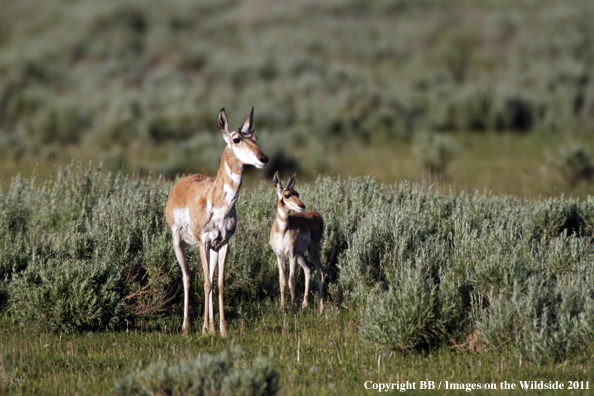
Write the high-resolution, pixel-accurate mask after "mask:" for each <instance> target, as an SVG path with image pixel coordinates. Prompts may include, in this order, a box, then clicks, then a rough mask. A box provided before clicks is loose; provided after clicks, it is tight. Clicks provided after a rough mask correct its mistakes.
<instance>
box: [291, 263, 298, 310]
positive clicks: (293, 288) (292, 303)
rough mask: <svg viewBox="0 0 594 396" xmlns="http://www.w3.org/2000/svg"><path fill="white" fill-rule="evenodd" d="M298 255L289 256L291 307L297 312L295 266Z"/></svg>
mask: <svg viewBox="0 0 594 396" xmlns="http://www.w3.org/2000/svg"><path fill="white" fill-rule="evenodd" d="M296 264H297V257H295V256H291V257H289V289H291V309H292V310H293V312H295V266H296Z"/></svg>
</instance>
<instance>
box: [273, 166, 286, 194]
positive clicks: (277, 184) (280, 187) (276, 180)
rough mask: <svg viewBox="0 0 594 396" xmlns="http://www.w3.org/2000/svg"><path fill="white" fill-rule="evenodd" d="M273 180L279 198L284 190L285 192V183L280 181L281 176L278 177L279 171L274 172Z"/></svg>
mask: <svg viewBox="0 0 594 396" xmlns="http://www.w3.org/2000/svg"><path fill="white" fill-rule="evenodd" d="M272 181H273V182H274V188H275V189H276V195H278V197H279V198H281V197H282V195H283V194H282V192H283V185H282V184H281V182H280V178H279V177H278V171H276V172H274V176H273V177H272Z"/></svg>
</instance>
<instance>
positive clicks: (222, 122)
mask: <svg viewBox="0 0 594 396" xmlns="http://www.w3.org/2000/svg"><path fill="white" fill-rule="evenodd" d="M217 124H218V125H219V130H220V131H221V132H223V137H224V138H225V141H227V136H229V134H230V133H231V131H230V130H229V122H228V121H227V115H226V114H225V108H224V107H223V108H222V109H221V111H219V117H218V118H217Z"/></svg>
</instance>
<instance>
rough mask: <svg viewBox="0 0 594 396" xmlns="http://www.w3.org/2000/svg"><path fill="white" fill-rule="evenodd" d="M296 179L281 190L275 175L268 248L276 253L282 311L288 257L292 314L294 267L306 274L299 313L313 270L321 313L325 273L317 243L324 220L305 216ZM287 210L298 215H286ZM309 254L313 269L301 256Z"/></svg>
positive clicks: (320, 236) (313, 213)
mask: <svg viewBox="0 0 594 396" xmlns="http://www.w3.org/2000/svg"><path fill="white" fill-rule="evenodd" d="M295 177H297V174H294V175H293V177H291V179H290V180H289V184H288V185H287V187H286V188H283V186H282V184H281V182H280V180H279V177H278V172H276V173H275V174H274V178H273V181H274V187H275V188H276V195H277V211H276V219H274V223H273V224H272V229H271V230H270V246H272V250H274V253H276V259H277V261H278V272H279V282H280V292H281V296H280V301H281V309H284V307H285V285H286V280H285V268H286V267H285V258H286V257H289V271H290V272H289V288H290V289H291V308H292V309H293V311H294V310H295V263H297V262H298V263H299V265H300V266H301V267H303V270H304V272H305V294H304V295H303V303H302V305H301V308H302V309H306V308H307V296H308V294H309V281H310V279H311V272H312V270H315V269H317V270H318V277H319V279H318V280H319V289H320V291H319V297H320V312H322V310H323V309H324V306H323V297H324V294H323V293H324V272H323V268H322V263H321V262H320V239H321V238H322V234H323V233H324V220H323V219H322V216H321V215H320V214H319V213H318V212H305V205H304V204H303V202H301V201H300V200H299V193H298V192H297V191H295V190H294V189H293V187H295ZM290 210H294V211H295V212H297V213H294V214H289V211H290ZM306 250H307V251H309V254H310V256H311V258H312V261H313V264H314V267H312V265H311V263H310V262H309V261H307V259H306V258H305V256H304V253H305V251H306Z"/></svg>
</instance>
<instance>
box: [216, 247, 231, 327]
mask: <svg viewBox="0 0 594 396" xmlns="http://www.w3.org/2000/svg"><path fill="white" fill-rule="evenodd" d="M228 248H229V245H228V244H226V245H223V247H221V248H220V249H219V254H218V256H219V330H220V331H221V337H223V338H227V325H226V323H225V304H224V301H223V290H224V288H225V262H226V261H227V250H228Z"/></svg>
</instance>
